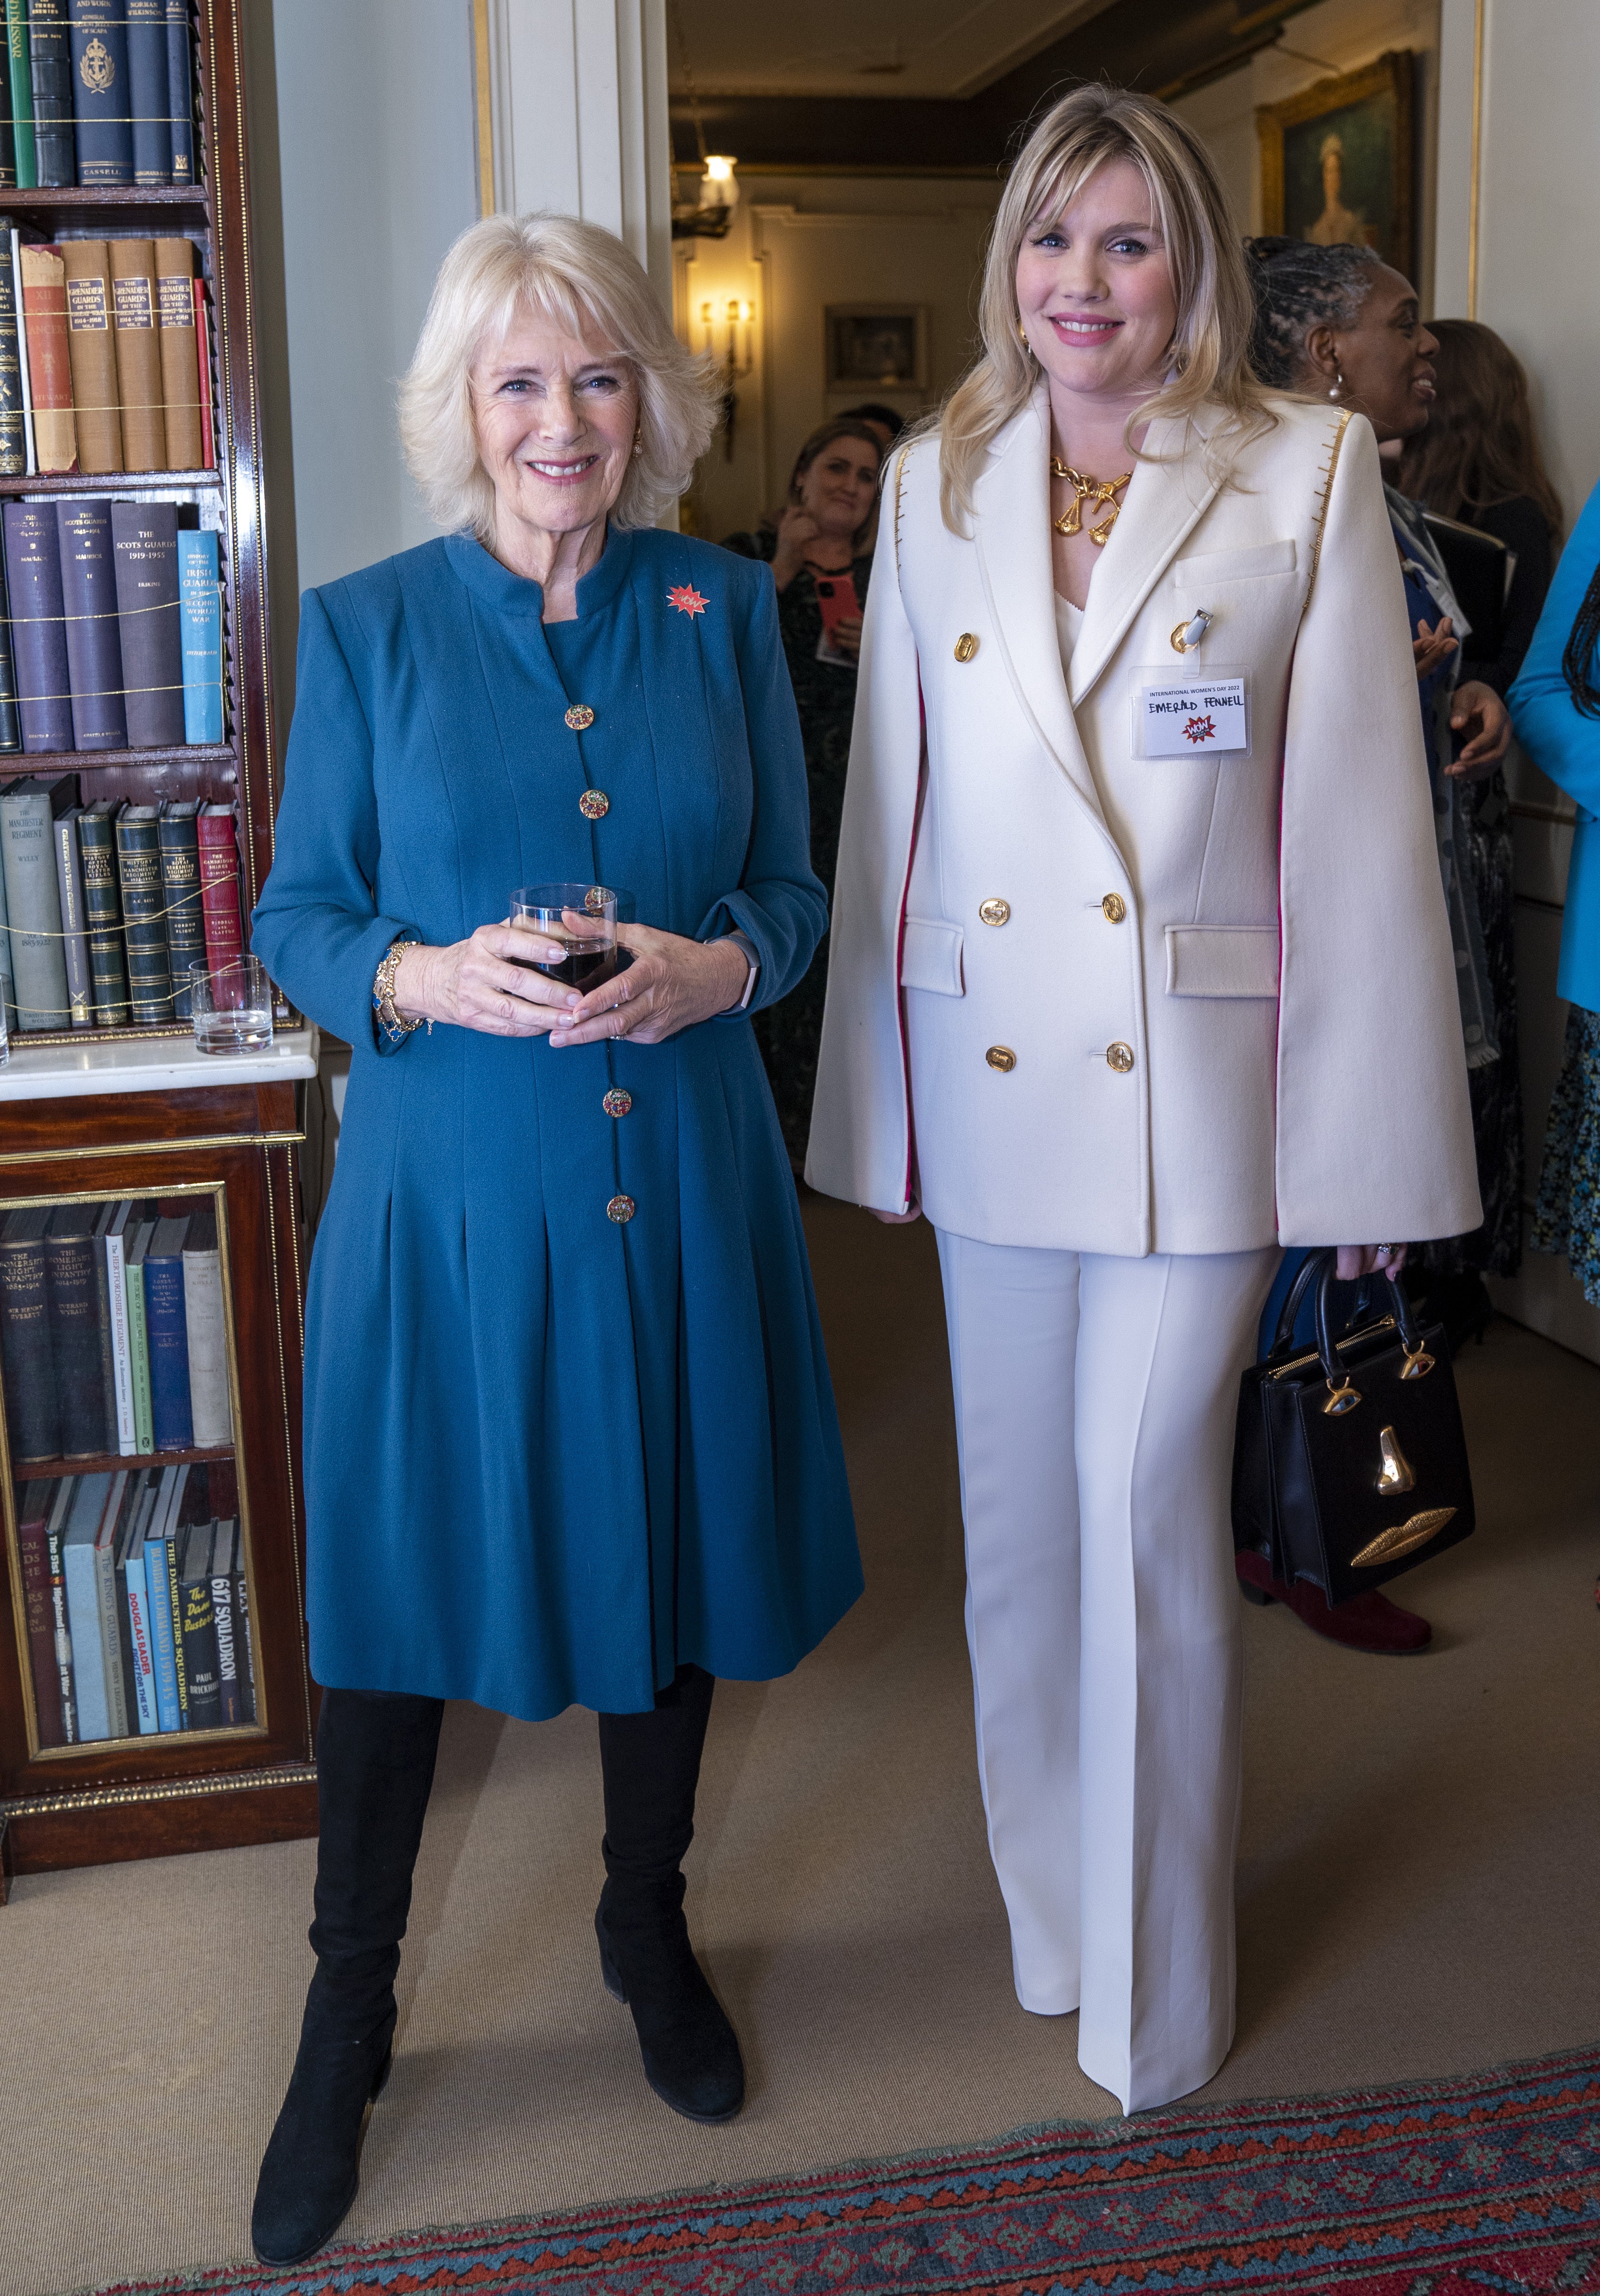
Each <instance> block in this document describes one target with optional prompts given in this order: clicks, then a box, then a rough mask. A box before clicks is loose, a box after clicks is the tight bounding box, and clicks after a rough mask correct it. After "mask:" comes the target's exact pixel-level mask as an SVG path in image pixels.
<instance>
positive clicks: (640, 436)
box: [634, 422, 644, 455]
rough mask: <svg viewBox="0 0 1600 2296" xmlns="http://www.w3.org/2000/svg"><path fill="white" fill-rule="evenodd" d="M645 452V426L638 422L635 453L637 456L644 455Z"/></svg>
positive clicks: (635, 430) (635, 433) (636, 424)
mask: <svg viewBox="0 0 1600 2296" xmlns="http://www.w3.org/2000/svg"><path fill="white" fill-rule="evenodd" d="M634 453H635V454H636V455H642V454H643V453H644V424H643V423H642V422H636V423H635V424H634Z"/></svg>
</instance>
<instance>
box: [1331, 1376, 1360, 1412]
mask: <svg viewBox="0 0 1600 2296" xmlns="http://www.w3.org/2000/svg"><path fill="white" fill-rule="evenodd" d="M1327 1388H1328V1399H1327V1401H1326V1402H1325V1404H1324V1405H1323V1406H1322V1409H1323V1416H1324V1417H1325V1418H1326V1419H1342V1418H1343V1416H1344V1415H1345V1413H1346V1412H1347V1411H1353V1410H1354V1409H1355V1407H1356V1406H1357V1404H1358V1403H1359V1402H1360V1400H1361V1394H1360V1390H1359V1389H1358V1388H1354V1387H1352V1386H1351V1385H1350V1382H1349V1380H1348V1379H1347V1380H1342V1381H1341V1382H1340V1384H1339V1385H1338V1386H1337V1387H1335V1386H1334V1384H1333V1381H1332V1380H1329V1382H1328V1383H1327Z"/></svg>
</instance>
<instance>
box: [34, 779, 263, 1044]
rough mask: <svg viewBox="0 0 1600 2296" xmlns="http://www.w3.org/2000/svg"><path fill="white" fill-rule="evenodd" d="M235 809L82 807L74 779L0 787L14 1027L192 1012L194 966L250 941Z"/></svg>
mask: <svg viewBox="0 0 1600 2296" xmlns="http://www.w3.org/2000/svg"><path fill="white" fill-rule="evenodd" d="M239 880H240V872H239V845H238V838H237V833H236V830H235V811H234V807H233V806H231V805H224V804H210V805H208V804H205V803H202V802H201V800H200V799H193V798H190V799H168V802H167V803H166V804H164V805H135V804H133V803H131V802H127V803H119V802H118V801H117V800H115V799H103V800H102V801H101V802H100V803H99V804H98V805H79V804H78V776H77V775H76V774H57V775H28V776H27V777H26V778H24V779H23V780H21V781H16V782H12V783H9V784H7V785H4V786H0V950H4V948H5V947H6V945H7V944H9V954H10V986H9V988H7V990H6V1004H7V1022H8V1026H10V1027H11V1028H12V1029H21V1030H22V1031H23V1032H25V1033H26V1032H27V1031H29V1030H37V1029H91V1028H92V1029H125V1028H128V1027H130V1026H131V1027H135V1028H146V1029H150V1028H161V1027H163V1026H165V1025H167V1024H168V1023H169V1022H175V1021H187V1020H189V1019H191V1018H192V1017H193V1015H192V1012H191V1007H190V1001H189V967H190V966H191V965H192V964H207V965H209V966H210V968H211V969H212V970H213V971H214V972H215V971H216V970H217V969H218V968H219V967H220V966H223V965H226V964H234V963H235V962H236V961H237V959H238V957H239V956H240V955H241V954H242V950H243V946H244V936H243V930H242V919H241V916H240V911H239Z"/></svg>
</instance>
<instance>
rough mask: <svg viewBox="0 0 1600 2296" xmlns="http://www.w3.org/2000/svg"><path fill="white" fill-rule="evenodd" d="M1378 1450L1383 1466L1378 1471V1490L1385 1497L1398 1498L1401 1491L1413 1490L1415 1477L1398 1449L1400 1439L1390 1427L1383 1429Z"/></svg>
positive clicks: (1408, 1462) (1404, 1455)
mask: <svg viewBox="0 0 1600 2296" xmlns="http://www.w3.org/2000/svg"><path fill="white" fill-rule="evenodd" d="M1378 1448H1379V1449H1380V1450H1381V1451H1382V1452H1383V1466H1382V1467H1381V1468H1380V1469H1379V1471H1378V1488H1379V1489H1380V1490H1381V1491H1382V1492H1383V1494H1384V1496H1385V1497H1393V1498H1398V1497H1399V1495H1400V1493H1401V1492H1402V1491H1409V1490H1415V1488H1416V1476H1415V1472H1414V1471H1413V1469H1412V1465H1411V1462H1410V1460H1409V1459H1408V1458H1407V1456H1406V1454H1405V1453H1404V1452H1403V1451H1402V1450H1401V1448H1400V1439H1399V1436H1398V1435H1397V1434H1396V1433H1395V1431H1394V1430H1393V1428H1392V1427H1385V1428H1384V1430H1383V1432H1382V1434H1381V1435H1380V1436H1379V1437H1378Z"/></svg>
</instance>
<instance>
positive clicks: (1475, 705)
mask: <svg viewBox="0 0 1600 2296" xmlns="http://www.w3.org/2000/svg"><path fill="white" fill-rule="evenodd" d="M1474 720H1475V721H1476V726H1477V730H1476V732H1475V733H1474V734H1473V736H1472V739H1471V740H1470V741H1469V742H1467V744H1466V746H1465V749H1464V750H1462V752H1461V755H1460V756H1459V757H1458V758H1456V762H1455V764H1454V765H1453V766H1447V767H1445V771H1446V773H1447V774H1448V775H1449V776H1450V778H1451V780H1452V781H1458V782H1481V781H1483V780H1486V779H1487V777H1488V776H1489V775H1490V774H1492V773H1493V771H1494V769H1495V767H1497V765H1498V764H1499V762H1500V760H1501V758H1503V757H1504V756H1505V755H1506V750H1508V749H1509V748H1510V746H1511V712H1510V710H1509V709H1507V708H1506V704H1505V703H1504V702H1503V701H1501V699H1500V697H1499V695H1498V694H1497V693H1496V692H1495V689H1494V687H1493V686H1492V685H1484V684H1483V682H1482V680H1481V678H1476V677H1469V678H1467V679H1466V680H1465V682H1464V683H1463V684H1462V685H1458V686H1457V687H1456V693H1455V698H1454V700H1453V701H1452V702H1451V704H1450V731H1451V733H1452V734H1460V733H1464V732H1465V729H1466V727H1467V726H1470V725H1472V724H1473V721H1474Z"/></svg>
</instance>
